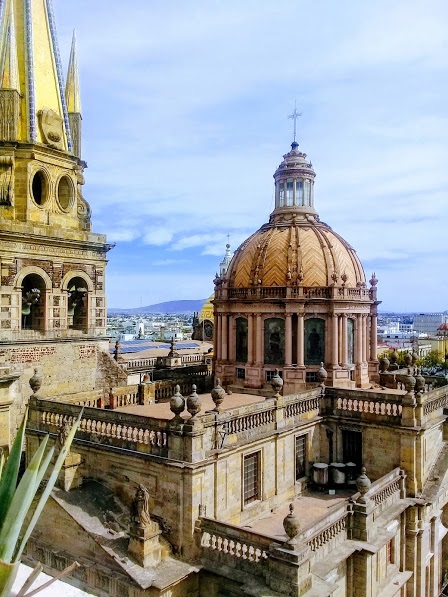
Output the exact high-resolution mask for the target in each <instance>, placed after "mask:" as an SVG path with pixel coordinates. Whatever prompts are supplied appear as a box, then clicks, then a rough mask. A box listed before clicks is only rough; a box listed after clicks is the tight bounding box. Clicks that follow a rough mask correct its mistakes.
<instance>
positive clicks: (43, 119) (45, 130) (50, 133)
mask: <svg viewBox="0 0 448 597" xmlns="http://www.w3.org/2000/svg"><path fill="white" fill-rule="evenodd" d="M37 116H38V119H39V126H40V129H41V132H42V136H43V138H44V142H45V144H46V145H48V146H49V147H53V148H54V149H63V148H64V144H63V139H64V137H63V135H64V128H63V127H64V121H63V119H62V118H61V117H60V116H59V114H58V113H57V112H55V111H54V110H49V109H48V110H47V109H46V110H39V112H38V113H37Z"/></svg>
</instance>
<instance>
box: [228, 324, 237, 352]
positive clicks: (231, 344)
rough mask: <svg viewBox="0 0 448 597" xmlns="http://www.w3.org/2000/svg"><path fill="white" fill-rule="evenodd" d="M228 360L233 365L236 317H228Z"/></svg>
mask: <svg viewBox="0 0 448 597" xmlns="http://www.w3.org/2000/svg"><path fill="white" fill-rule="evenodd" d="M228 353H229V360H230V361H232V363H234V362H235V361H236V317H235V315H229V348H228Z"/></svg>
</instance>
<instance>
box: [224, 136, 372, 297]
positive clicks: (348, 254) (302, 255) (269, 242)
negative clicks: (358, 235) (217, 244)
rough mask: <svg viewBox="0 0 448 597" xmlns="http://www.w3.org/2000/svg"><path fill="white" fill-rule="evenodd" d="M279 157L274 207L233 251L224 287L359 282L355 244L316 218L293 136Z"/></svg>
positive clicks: (309, 171) (308, 167)
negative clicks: (286, 148)
mask: <svg viewBox="0 0 448 597" xmlns="http://www.w3.org/2000/svg"><path fill="white" fill-rule="evenodd" d="M283 157H284V159H283V161H282V163H281V164H280V166H279V167H278V168H277V170H276V172H275V174H274V179H275V188H276V192H275V209H274V211H273V212H272V214H271V217H270V220H269V223H267V224H264V225H263V226H262V227H261V228H260V229H259V230H258V231H257V232H255V233H254V234H253V235H252V236H250V237H249V238H248V239H247V240H246V241H245V242H244V243H243V244H242V245H241V246H240V247H239V248H238V249H237V251H236V252H235V255H234V257H233V260H232V262H231V264H230V266H229V269H228V271H227V280H228V286H229V288H248V287H254V286H255V287H256V286H262V287H272V286H279V287H285V286H296V285H301V286H305V287H312V286H318V287H327V286H335V285H336V286H346V287H349V288H359V287H364V286H365V283H366V278H365V274H364V270H363V268H362V265H361V262H360V261H359V259H358V257H357V255H356V252H355V251H354V249H353V248H352V247H351V246H350V245H349V244H348V243H347V242H346V241H345V240H344V239H343V238H342V237H341V236H339V235H338V234H337V233H336V232H334V231H333V230H332V229H331V228H330V226H328V225H327V224H325V223H323V222H321V221H320V220H319V216H318V215H317V211H316V210H315V208H314V178H315V176H316V174H315V172H314V170H313V167H312V164H311V162H310V161H309V160H307V156H306V154H305V153H302V152H301V151H300V150H299V145H298V143H296V142H294V143H292V145H291V151H290V152H288V153H287V154H286V155H284V156H283Z"/></svg>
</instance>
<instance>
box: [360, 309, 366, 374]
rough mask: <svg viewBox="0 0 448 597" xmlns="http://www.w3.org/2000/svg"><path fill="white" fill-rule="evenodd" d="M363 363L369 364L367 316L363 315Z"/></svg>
mask: <svg viewBox="0 0 448 597" xmlns="http://www.w3.org/2000/svg"><path fill="white" fill-rule="evenodd" d="M361 321H362V362H363V363H367V315H362V319H361Z"/></svg>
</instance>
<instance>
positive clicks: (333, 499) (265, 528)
mask: <svg viewBox="0 0 448 597" xmlns="http://www.w3.org/2000/svg"><path fill="white" fill-rule="evenodd" d="M356 492H357V490H356V487H354V488H353V489H352V490H350V489H348V488H347V489H337V490H336V495H329V494H328V492H320V491H310V490H307V491H305V492H304V493H303V494H301V495H300V496H297V497H296V498H295V499H294V500H293V501H292V502H286V503H284V504H282V505H281V506H279V507H278V508H275V509H274V510H273V511H272V512H271V513H270V514H267V515H263V516H262V517H260V518H257V519H256V520H253V521H252V522H251V523H250V524H248V525H245V526H244V527H243V528H247V529H250V530H251V531H254V532H256V533H261V534H262V535H268V536H270V537H272V538H275V539H278V540H281V541H284V540H286V534H285V531H284V529H283V519H284V518H285V516H286V515H287V514H289V504H290V503H293V504H294V514H295V515H296V516H297V517H298V518H299V520H300V527H301V531H304V530H306V529H307V528H308V527H310V526H312V525H313V524H315V523H316V522H317V521H318V520H320V519H321V518H324V517H326V516H328V514H330V513H331V511H332V510H333V509H334V508H337V507H338V506H341V505H342V504H343V503H344V502H346V501H347V500H348V499H349V498H350V497H351V496H352V495H354V494H355V493H356Z"/></svg>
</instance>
